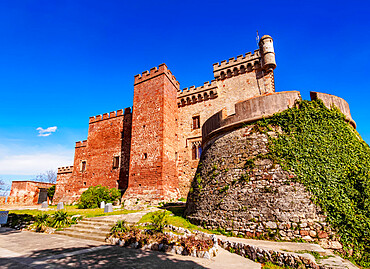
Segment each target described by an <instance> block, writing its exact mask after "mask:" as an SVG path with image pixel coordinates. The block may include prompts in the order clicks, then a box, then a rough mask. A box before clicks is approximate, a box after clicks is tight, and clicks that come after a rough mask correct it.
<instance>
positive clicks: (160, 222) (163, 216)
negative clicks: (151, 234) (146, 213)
mask: <svg viewBox="0 0 370 269" xmlns="http://www.w3.org/2000/svg"><path fill="white" fill-rule="evenodd" d="M151 221H152V225H153V228H154V230H155V231H158V232H162V231H163V228H164V226H165V225H166V224H167V223H168V220H167V211H166V210H158V211H156V212H154V213H153V214H152V216H151Z"/></svg>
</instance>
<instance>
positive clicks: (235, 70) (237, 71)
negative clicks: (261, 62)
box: [233, 67, 239, 76]
mask: <svg viewBox="0 0 370 269" xmlns="http://www.w3.org/2000/svg"><path fill="white" fill-rule="evenodd" d="M233 73H234V76H237V75H238V74H239V70H238V68H236V67H235V68H234V70H233Z"/></svg>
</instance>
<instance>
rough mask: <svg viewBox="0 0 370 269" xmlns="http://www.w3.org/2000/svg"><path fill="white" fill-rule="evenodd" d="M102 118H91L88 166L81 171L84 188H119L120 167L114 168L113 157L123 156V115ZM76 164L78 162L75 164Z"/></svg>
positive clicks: (105, 115) (88, 138) (106, 115)
mask: <svg viewBox="0 0 370 269" xmlns="http://www.w3.org/2000/svg"><path fill="white" fill-rule="evenodd" d="M121 112H122V111H121ZM120 114H121V115H119V116H114V117H112V118H108V113H106V114H104V115H103V119H102V120H95V121H92V120H90V125H89V134H88V137H87V166H86V171H85V172H80V175H81V178H82V186H81V187H83V188H87V187H89V186H96V185H99V184H100V185H103V186H107V187H109V188H118V180H119V172H120V169H119V168H113V157H114V156H118V157H121V143H122V142H121V132H122V131H123V115H122V113H120ZM75 165H76V164H75Z"/></svg>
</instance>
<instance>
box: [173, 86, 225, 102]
mask: <svg viewBox="0 0 370 269" xmlns="http://www.w3.org/2000/svg"><path fill="white" fill-rule="evenodd" d="M217 96H218V93H217V83H216V80H212V81H211V83H209V81H207V82H204V85H203V86H199V87H195V86H191V87H189V88H185V89H183V90H182V91H178V94H177V105H178V106H179V107H181V106H186V105H191V104H195V103H199V102H202V101H206V100H209V99H214V98H216V97H217Z"/></svg>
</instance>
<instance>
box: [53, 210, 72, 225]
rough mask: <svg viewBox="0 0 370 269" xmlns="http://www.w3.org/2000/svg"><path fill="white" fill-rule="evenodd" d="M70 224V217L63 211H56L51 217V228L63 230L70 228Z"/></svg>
mask: <svg viewBox="0 0 370 269" xmlns="http://www.w3.org/2000/svg"><path fill="white" fill-rule="evenodd" d="M71 223H72V220H71V217H70V216H69V214H68V213H67V212H66V211H64V210H59V211H56V212H55V214H54V215H53V216H52V217H51V226H52V227H54V228H64V227H68V226H70V225H71Z"/></svg>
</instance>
